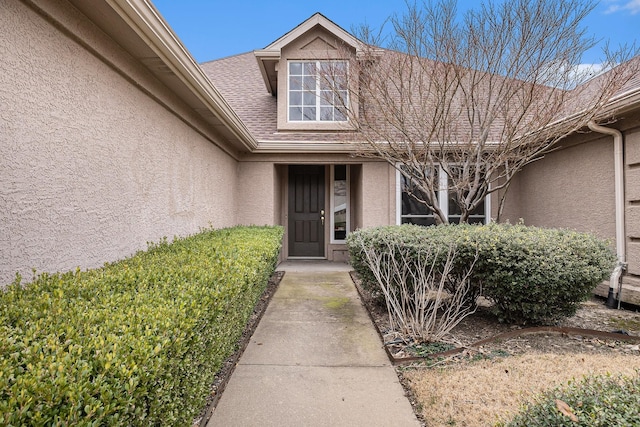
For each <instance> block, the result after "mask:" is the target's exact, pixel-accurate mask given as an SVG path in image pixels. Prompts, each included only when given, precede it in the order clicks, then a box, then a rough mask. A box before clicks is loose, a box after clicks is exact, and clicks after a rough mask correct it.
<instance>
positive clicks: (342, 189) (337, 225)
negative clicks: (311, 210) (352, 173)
mask: <svg viewBox="0 0 640 427" xmlns="http://www.w3.org/2000/svg"><path fill="white" fill-rule="evenodd" d="M346 237H347V166H346V165H335V166H334V177H333V238H334V239H335V240H344V239H345V238H346Z"/></svg>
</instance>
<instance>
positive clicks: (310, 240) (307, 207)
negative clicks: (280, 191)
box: [288, 165, 325, 257]
mask: <svg viewBox="0 0 640 427" xmlns="http://www.w3.org/2000/svg"><path fill="white" fill-rule="evenodd" d="M288 203H289V222H288V227H289V256H292V257H324V221H325V218H324V217H325V209H324V166H317V165H292V166H289V201H288Z"/></svg>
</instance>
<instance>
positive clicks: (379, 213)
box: [361, 162, 396, 228]
mask: <svg viewBox="0 0 640 427" xmlns="http://www.w3.org/2000/svg"><path fill="white" fill-rule="evenodd" d="M395 181H396V174H395V169H394V168H393V167H392V166H391V165H389V164H388V163H386V162H366V163H363V164H362V187H361V192H362V199H361V200H362V208H361V209H362V228H367V227H375V226H379V225H389V224H395V223H396V213H395V212H396V186H395Z"/></svg>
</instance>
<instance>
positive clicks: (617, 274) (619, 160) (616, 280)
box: [588, 120, 627, 308]
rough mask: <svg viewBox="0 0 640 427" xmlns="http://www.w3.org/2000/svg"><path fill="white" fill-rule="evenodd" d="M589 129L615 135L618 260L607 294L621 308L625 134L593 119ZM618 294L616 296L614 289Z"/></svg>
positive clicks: (609, 303) (624, 260) (611, 304)
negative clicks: (598, 123)
mask: <svg viewBox="0 0 640 427" xmlns="http://www.w3.org/2000/svg"><path fill="white" fill-rule="evenodd" d="M588 126H589V129H591V130H592V131H594V132H598V133H601V134H604V135H609V136H612V137H613V156H614V181H615V208H616V255H617V257H618V262H617V263H616V267H615V268H614V269H613V272H612V273H611V277H610V279H609V294H608V296H607V304H606V305H607V307H609V308H614V306H615V300H616V299H617V300H618V308H620V301H621V294H622V280H621V278H622V273H623V271H624V270H626V268H627V254H626V248H625V240H626V234H625V228H624V157H623V156H624V154H623V153H624V150H623V141H624V140H623V136H622V132H620V131H619V130H618V129H614V128H608V127H604V126H600V125H597V124H596V123H595V122H594V121H593V120H592V121H590V122H589V123H588ZM615 288H617V290H618V291H617V294H616V295H615V297H614V289H615Z"/></svg>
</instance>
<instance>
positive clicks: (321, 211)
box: [320, 209, 324, 226]
mask: <svg viewBox="0 0 640 427" xmlns="http://www.w3.org/2000/svg"><path fill="white" fill-rule="evenodd" d="M320 222H321V223H322V225H323V226H324V209H321V210H320Z"/></svg>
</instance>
